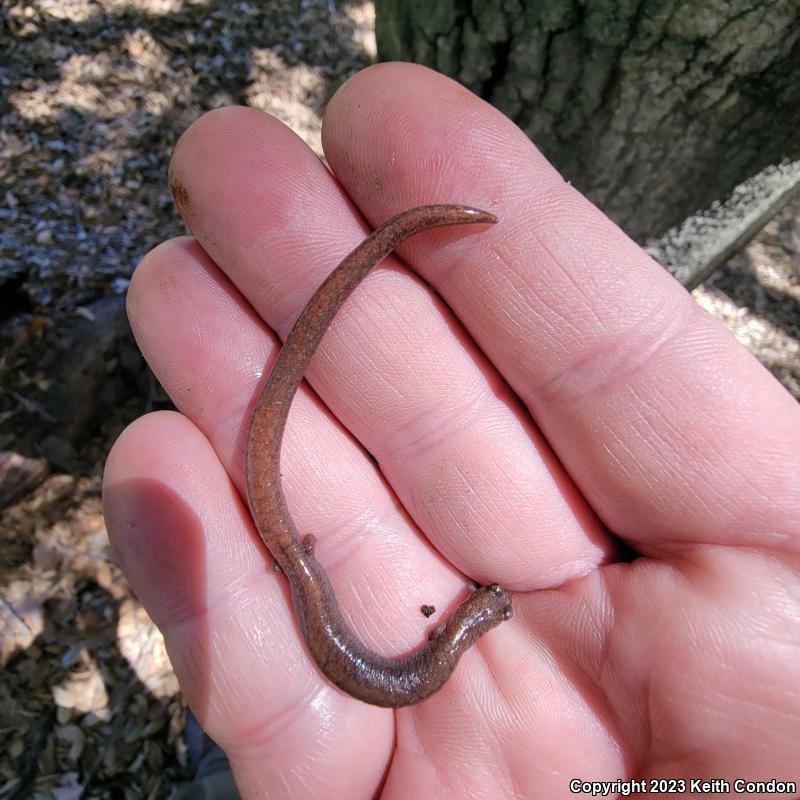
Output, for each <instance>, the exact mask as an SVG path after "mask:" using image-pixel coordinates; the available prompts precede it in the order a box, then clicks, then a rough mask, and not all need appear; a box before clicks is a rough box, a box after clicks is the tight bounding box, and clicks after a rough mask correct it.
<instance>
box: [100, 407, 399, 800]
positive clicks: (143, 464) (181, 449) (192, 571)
mask: <svg viewBox="0 0 800 800" xmlns="http://www.w3.org/2000/svg"><path fill="white" fill-rule="evenodd" d="M103 500H104V512H105V515H106V521H107V524H108V530H109V534H110V536H111V540H112V544H113V546H114V549H115V551H116V553H117V555H118V558H119V560H120V563H121V565H122V566H123V569H124V570H125V574H126V576H127V577H128V579H129V580H130V582H131V585H132V587H133V589H134V591H135V592H136V594H137V595H138V596H139V597H140V598H141V599H142V601H143V602H144V604H145V606H146V607H147V609H148V611H149V612H150V614H151V616H152V617H153V619H154V621H155V622H156V624H157V625H158V626H159V628H160V629H161V630H162V631H163V632H164V635H165V638H166V642H167V647H168V649H169V654H170V659H171V661H172V664H173V666H174V668H175V671H176V674H177V675H178V678H179V680H180V683H181V687H182V690H183V692H184V694H185V696H186V698H187V700H188V701H189V703H190V705H191V706H192V708H193V709H194V711H195V713H196V714H197V716H198V718H199V720H200V721H201V723H202V724H203V726H204V727H205V728H206V730H207V731H208V732H209V734H210V735H211V736H212V737H213V738H214V740H215V741H217V742H218V743H219V745H220V746H221V747H222V748H223V749H224V750H225V752H226V753H227V754H228V756H229V758H230V762H231V765H232V768H233V771H234V775H235V778H236V782H237V785H238V786H239V788H240V790H241V791H242V792H243V794H244V795H245V796H247V795H248V794H250V796H257V795H258V796H264V795H266V794H269V795H270V796H272V793H273V792H279V793H286V794H288V795H289V796H299V795H300V794H303V793H304V792H305V791H307V788H308V780H309V777H308V776H309V775H313V781H319V782H320V783H319V785H320V786H327V787H330V790H331V791H332V793H333V794H334V795H336V796H342V797H344V796H347V797H351V796H367V795H369V794H371V793H372V791H374V789H375V787H376V786H377V785H378V784H379V782H380V780H381V778H382V774H383V771H384V770H385V766H386V762H387V760H388V758H389V755H390V753H391V750H392V747H393V741H394V731H393V722H392V718H391V714H388V713H387V712H385V711H383V710H381V709H376V708H374V707H372V706H367V705H365V704H363V703H355V702H353V701H352V700H350V698H347V697H345V696H344V695H342V694H341V693H340V692H338V691H336V690H334V689H333V688H331V687H330V685H329V684H327V682H325V681H324V680H322V679H321V678H320V677H319V676H318V674H315V673H314V672H312V671H311V670H310V669H309V667H308V661H307V658H306V656H305V653H304V650H303V646H302V642H301V640H300V639H299V638H298V636H297V632H296V630H295V629H294V624H293V622H292V620H291V618H290V617H289V616H288V615H287V614H284V613H280V610H281V609H284V608H285V607H286V603H287V597H286V591H285V588H284V586H283V583H282V581H280V580H279V579H278V577H277V576H275V575H272V574H271V573H270V571H269V567H268V566H266V565H265V562H264V557H263V552H262V549H261V547H260V546H259V543H258V541H257V540H256V537H255V535H254V532H253V529H252V526H251V524H250V522H249V517H248V513H247V510H246V509H245V508H244V507H243V505H242V503H241V501H240V499H239V496H238V493H237V491H236V489H235V487H234V486H233V485H232V484H231V482H230V479H229V478H228V476H227V474H226V472H225V469H224V467H223V466H222V464H221V463H220V462H219V460H218V459H217V457H216V454H215V453H214V451H213V449H212V448H211V446H210V444H209V442H208V441H207V440H206V439H205V437H204V436H203V435H202V434H201V433H200V431H199V430H198V429H197V428H196V427H195V426H193V425H192V424H191V423H190V422H189V421H188V420H187V419H186V418H184V417H182V416H181V415H179V414H175V413H169V412H162V413H157V414H151V415H149V416H147V417H144V418H142V419H140V420H138V421H137V422H135V423H134V424H133V425H132V426H130V427H129V428H128V429H127V430H126V431H125V432H124V433H123V434H122V436H121V437H120V439H119V440H118V441H117V443H116V444H115V445H114V448H113V449H112V451H111V453H110V455H109V458H108V463H107V465H106V470H105V475H104V487H103ZM312 698H313V701H312ZM332 720H336V724H332ZM343 732H344V733H343ZM309 741H313V742H314V747H313V748H310V747H309V745H308V743H309ZM343 765H344V768H343Z"/></svg>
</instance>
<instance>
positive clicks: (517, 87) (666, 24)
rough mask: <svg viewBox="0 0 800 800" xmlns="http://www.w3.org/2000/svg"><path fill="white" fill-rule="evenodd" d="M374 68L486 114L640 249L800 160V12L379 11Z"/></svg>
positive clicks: (781, 2) (563, 6)
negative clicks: (407, 69)
mask: <svg viewBox="0 0 800 800" xmlns="http://www.w3.org/2000/svg"><path fill="white" fill-rule="evenodd" d="M376 7H377V8H376V13H377V19H376V32H377V37H378V48H379V55H380V57H381V58H382V59H400V60H406V61H416V62H419V63H423V64H427V65H429V66H431V67H433V68H435V69H437V70H439V71H440V72H444V73H445V74H448V75H450V76H452V77H454V78H456V79H457V80H459V81H460V82H461V83H463V84H464V85H465V86H467V87H469V88H470V89H472V90H473V91H475V92H476V93H477V94H479V95H481V96H482V97H484V98H486V99H487V100H489V101H490V102H491V103H492V104H493V105H495V106H496V107H497V108H499V109H500V110H502V111H503V112H505V113H506V114H507V115H508V116H509V117H511V119H513V120H514V121H515V122H516V123H517V124H518V125H519V126H520V127H521V128H522V129H523V130H524V131H525V132H526V133H527V134H528V135H529V136H530V138H531V139H532V140H533V141H534V142H535V143H536V145H537V146H538V147H539V148H540V149H541V150H542V151H543V152H544V154H545V155H546V156H547V157H548V158H549V159H550V160H551V161H552V162H553V163H554V164H555V165H556V166H557V167H558V169H559V170H561V172H562V174H563V175H564V176H565V177H566V178H567V179H569V180H570V181H572V182H573V183H574V184H575V185H576V186H577V187H578V188H579V189H580V190H581V191H582V192H584V193H585V194H587V195H588V196H589V197H590V198H591V199H592V200H593V201H594V202H595V203H596V204H597V205H598V206H600V208H602V209H603V210H604V211H605V212H606V213H607V214H608V215H609V216H611V217H612V218H613V219H614V220H615V221H616V222H617V223H619V224H620V225H621V226H622V227H623V228H624V229H625V230H626V231H627V232H628V233H629V234H630V235H632V236H633V237H634V238H636V239H638V240H639V241H640V242H644V241H645V240H648V239H652V238H654V237H657V236H660V235H661V234H663V233H664V232H665V231H667V230H668V229H669V228H671V227H673V226H675V225H677V224H678V223H680V222H682V221H683V220H684V219H685V218H686V217H688V216H689V215H691V214H693V213H694V212H696V211H697V210H698V209H704V208H707V207H709V206H711V205H712V203H713V202H714V201H716V200H721V199H722V198H724V197H725V196H726V195H727V194H729V193H730V192H731V190H732V189H733V188H734V187H735V186H736V185H738V184H740V183H742V182H743V181H745V180H746V179H747V178H749V177H750V176H752V175H755V174H756V173H758V172H760V171H761V170H762V169H763V168H765V167H767V166H768V165H770V164H776V163H778V162H780V161H781V160H782V159H783V158H790V159H791V158H797V157H798V155H800V137H799V136H798V133H800V4H799V3H797V2H796V0H760V2H758V3H753V2H752V1H751V0H747V2H744V0H729V2H724V3H723V2H720V1H719V0H718V2H713V0H712V2H708V0H706V2H701V1H700V0H638V2H637V1H634V0H623V2H619V3H608V2H606V0H551V1H550V2H545V1H544V0H540V2H533V1H532V0H504V1H503V2H499V3H468V2H466V0H449V2H434V3H423V2H413V1H412V0H376Z"/></svg>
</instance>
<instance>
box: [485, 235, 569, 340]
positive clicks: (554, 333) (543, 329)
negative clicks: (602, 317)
mask: <svg viewBox="0 0 800 800" xmlns="http://www.w3.org/2000/svg"><path fill="white" fill-rule="evenodd" d="M489 249H490V250H491V252H492V253H494V255H495V257H496V259H497V260H498V261H499V262H500V263H501V265H502V269H499V270H497V271H495V272H494V273H493V274H492V275H490V276H489V277H490V280H491V281H492V285H493V286H494V287H496V290H497V294H499V295H501V296H502V297H503V301H502V303H496V304H494V305H493V309H494V310H495V311H497V312H500V313H501V314H505V315H506V316H508V317H509V318H511V319H513V318H514V317H512V315H511V313H510V312H512V311H513V312H515V313H516V317H517V319H525V320H530V322H531V327H535V328H536V330H537V332H538V333H539V334H540V335H541V334H543V335H547V336H549V337H550V342H551V343H552V345H555V346H557V347H559V348H562V349H563V345H562V344H561V343H562V342H563V332H562V330H561V328H560V327H559V326H564V327H566V329H567V330H569V332H570V333H572V334H573V335H574V336H575V337H576V338H578V339H580V338H583V332H582V331H581V330H580V329H579V328H577V327H576V326H575V325H573V323H572V322H571V321H570V320H569V319H568V318H567V317H566V316H565V315H564V314H562V313H561V312H560V311H558V310H557V309H556V308H554V307H552V306H551V305H549V304H548V303H547V302H546V301H545V300H544V297H543V296H542V293H541V287H540V286H539V285H538V284H537V281H536V279H535V278H533V279H531V278H530V276H529V275H528V272H527V270H526V268H525V267H524V266H521V265H520V266H519V267H517V266H516V264H517V259H516V258H513V257H505V256H503V254H502V253H501V250H500V246H499V245H494V244H492V243H490V244H489ZM501 277H502V279H503V283H502V284H501V283H500V282H499V279H500V278H501ZM512 277H513V278H516V279H517V283H512V281H511V280H510V278H512ZM506 287H510V288H512V292H511V293H509V292H508V291H507V288H506ZM528 298H530V299H528ZM532 301H535V302H532ZM536 305H538V306H544V308H545V309H546V310H547V312H548V313H547V314H543V313H542V311H541V309H540V308H537V307H536ZM507 309H508V310H507ZM553 319H555V320H556V321H557V323H558V325H557V326H554V324H553ZM507 330H508V332H509V335H510V336H511V337H512V339H514V340H516V339H520V325H519V322H515V324H514V326H513V328H512V327H509V328H507Z"/></svg>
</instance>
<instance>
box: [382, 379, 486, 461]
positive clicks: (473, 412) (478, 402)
mask: <svg viewBox="0 0 800 800" xmlns="http://www.w3.org/2000/svg"><path fill="white" fill-rule="evenodd" d="M476 383H477V381H476ZM464 386H465V385H464V384H462V386H461V388H464ZM476 389H477V392H476V394H475V396H474V397H473V398H471V399H469V400H468V401H467V398H466V397H463V393H462V397H460V398H459V399H460V400H461V402H460V403H459V404H457V405H456V404H454V405H450V406H448V412H447V414H440V413H432V412H431V411H430V410H428V409H425V410H421V411H419V416H415V417H413V418H409V419H408V420H406V421H405V423H404V424H403V425H397V424H395V426H394V429H393V430H392V433H391V434H390V435H389V436H387V437H386V438H385V439H384V443H385V444H384V445H383V446H382V447H381V448H380V453H375V456H376V458H378V459H379V461H383V460H391V461H393V462H397V463H403V462H405V461H411V460H413V461H415V462H418V461H419V460H420V459H421V457H422V456H424V455H426V453H428V452H431V451H433V450H435V449H436V448H438V447H440V446H441V445H442V444H446V443H447V442H448V441H451V440H453V439H455V438H457V436H458V435H459V434H460V433H461V432H462V431H464V430H465V429H468V428H469V427H470V426H472V425H473V424H474V423H475V420H478V419H482V418H483V414H482V412H483V409H484V408H485V405H486V401H487V400H488V399H490V398H491V396H492V392H491V388H490V387H489V385H488V384H486V383H483V385H482V386H481V387H480V388H478V387H476ZM453 399H455V398H453ZM433 411H438V409H437V408H434V409H433ZM423 420H430V421H429V422H428V423H426V424H425V425H422V424H421V423H422V422H423ZM415 429H419V431H420V433H419V435H417V436H415V437H414V438H413V439H411V438H409V432H410V431H412V430H415ZM403 439H405V440H404V441H403V443H402V444H399V442H400V441H401V440H403Z"/></svg>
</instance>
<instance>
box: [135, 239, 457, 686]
mask: <svg viewBox="0 0 800 800" xmlns="http://www.w3.org/2000/svg"><path fill="white" fill-rule="evenodd" d="M128 305H129V314H130V319H131V324H132V326H133V329H134V331H135V333H136V338H137V341H138V343H139V346H140V347H141V348H142V351H143V352H144V353H145V355H146V357H147V359H148V362H149V363H150V365H151V367H152V368H153V370H154V372H155V373H156V375H157V376H158V378H159V380H160V381H161V383H162V385H163V386H164V387H165V388H166V389H167V391H168V392H169V393H170V396H171V397H173V398H174V399H175V402H176V405H177V406H178V408H179V409H180V411H182V412H183V413H184V414H185V415H186V416H187V417H190V418H191V419H192V420H193V421H194V422H195V424H196V425H197V426H198V428H200V429H201V430H202V431H203V433H204V434H205V436H206V437H207V439H208V440H209V442H210V443H211V445H212V446H213V448H214V450H215V452H216V453H217V454H218V457H219V459H220V461H221V462H222V464H223V465H224V467H225V469H226V470H227V471H228V472H229V474H230V475H232V476H233V479H234V482H235V485H236V486H237V488H238V490H239V492H240V494H242V495H243V494H244V478H243V474H242V462H243V456H242V455H241V453H242V449H243V447H244V439H245V436H246V431H247V425H248V422H249V416H250V408H251V407H252V402H253V399H254V393H255V389H256V386H257V384H258V382H259V372H260V371H261V370H262V368H263V367H262V365H263V364H265V363H267V362H268V361H270V360H271V357H272V355H274V353H275V352H276V350H277V347H276V345H275V341H274V338H273V337H272V336H271V335H270V334H269V333H268V331H267V330H266V329H265V328H264V326H263V323H262V322H261V321H260V320H258V319H257V318H256V317H255V315H254V314H253V312H252V310H251V309H250V308H249V307H248V305H247V304H246V303H245V302H244V300H243V299H242V297H241V295H239V293H238V292H237V291H236V290H235V288H234V287H232V286H231V284H230V282H229V281H228V280H227V279H226V278H225V276H224V275H222V273H221V272H220V271H219V269H217V267H216V266H215V265H214V264H213V262H211V261H210V259H209V258H208V256H207V255H206V254H205V253H204V252H203V251H202V250H201V248H200V247H199V246H198V245H197V243H196V242H194V241H192V240H190V239H182V240H176V241H173V242H168V243H166V244H164V245H162V246H160V247H158V248H157V249H156V250H154V251H152V252H151V253H149V254H148V255H147V256H146V257H145V259H144V260H143V261H142V263H141V264H140V265H139V267H137V270H136V272H135V274H134V278H133V281H132V282H131V287H130V291H129V304H128ZM281 461H282V472H283V486H284V491H285V492H286V497H287V501H288V504H289V507H290V509H291V513H292V516H293V517H294V519H295V522H296V523H297V526H298V529H299V530H300V531H301V532H302V533H307V532H312V533H314V535H315V536H316V537H317V538H318V539H319V546H318V548H317V556H318V557H319V559H320V561H321V562H322V563H323V565H324V566H325V568H326V570H328V572H329V574H330V576H331V580H332V582H333V585H334V586H335V587H336V589H337V594H338V597H339V600H340V602H341V603H342V606H343V607H344V610H345V614H346V616H347V618H348V620H349V621H350V622H351V624H352V626H353V628H354V629H355V631H356V633H357V634H358V635H359V636H360V637H361V638H362V639H363V640H364V641H365V642H366V643H367V645H368V646H370V647H372V648H373V649H375V650H377V651H378V652H384V653H400V652H407V651H408V650H409V649H411V648H413V647H415V646H416V645H418V644H419V642H420V640H421V639H423V638H424V635H425V632H426V631H427V630H428V629H429V628H432V627H433V626H434V625H435V624H436V623H437V622H438V621H440V617H441V615H443V614H444V613H446V610H447V608H448V607H449V605H450V604H451V603H453V602H454V599H457V598H458V597H459V596H460V595H463V594H464V593H465V582H464V579H463V577H462V576H460V575H459V574H458V572H457V571H456V570H454V569H453V568H452V567H450V566H449V565H448V564H447V563H446V562H444V560H443V559H441V558H440V557H438V556H437V554H436V553H435V552H432V551H431V548H430V545H429V544H428V543H427V542H426V541H425V540H424V539H423V538H421V537H419V536H418V533H417V531H416V530H415V529H414V527H413V525H412V524H410V522H409V520H408V518H407V517H406V515H405V514H404V513H403V511H402V509H400V508H398V506H397V503H396V500H395V498H394V497H393V496H392V494H391V492H390V491H389V490H388V489H387V487H386V485H385V483H384V482H383V480H382V479H381V476H380V474H379V473H378V471H377V469H376V468H375V465H374V463H373V462H372V461H371V460H370V459H369V458H366V457H365V456H364V454H363V453H362V452H361V450H360V448H359V447H358V445H357V444H356V443H355V442H353V440H352V438H351V437H350V436H349V435H348V434H347V433H346V432H345V431H344V430H343V429H342V428H341V427H340V426H339V425H338V424H337V423H336V421H335V420H334V419H332V417H331V416H330V414H328V413H327V412H326V411H325V409H324V408H323V407H322V406H321V404H320V403H319V402H318V400H317V399H316V398H315V397H314V395H313V393H312V392H310V391H308V390H307V388H306V387H304V386H302V387H301V389H300V391H299V393H298V396H297V397H296V398H295V400H294V402H293V404H292V410H291V415H290V425H289V426H288V429H287V432H286V437H285V441H284V443H283V448H282V458H281ZM262 559H263V560H264V561H265V562H267V563H271V560H270V559H269V556H268V554H267V553H266V551H265V550H262ZM364 576H369V582H368V588H367V589H366V590H365V587H364ZM423 604H432V605H434V606H435V607H436V608H437V615H436V616H435V617H432V618H431V619H430V621H426V620H425V619H424V618H423V617H422V615H421V612H420V610H419V609H420V606H421V605H423ZM375 609H379V610H380V611H379V613H378V612H376V610H375ZM280 611H281V613H282V614H284V615H285V616H287V617H291V609H290V605H289V604H288V603H286V602H283V603H282V604H280ZM307 669H308V670H309V671H311V672H313V667H312V666H311V665H308V667H307ZM314 674H315V673H314Z"/></svg>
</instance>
